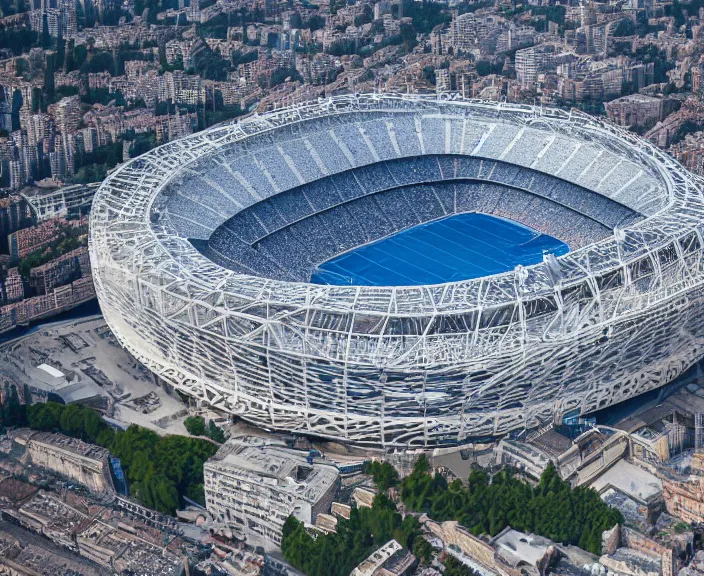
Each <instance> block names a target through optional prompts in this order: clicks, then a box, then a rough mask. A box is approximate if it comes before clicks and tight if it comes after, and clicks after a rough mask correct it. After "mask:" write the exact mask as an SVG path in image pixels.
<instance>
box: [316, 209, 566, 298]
mask: <svg viewBox="0 0 704 576" xmlns="http://www.w3.org/2000/svg"><path fill="white" fill-rule="evenodd" d="M568 251H569V248H568V247H567V245H566V244H565V243H564V242H561V241H560V240H557V239H556V238H553V237H552V236H548V235H546V234H541V233H540V232H537V231H536V230H533V229H532V228H528V227H527V226H524V225H522V224H518V223H516V222H513V221H511V220H504V219H503V218H497V217H495V216H488V215H486V214H478V213H468V214H457V215H455V216H448V217H447V218H443V219H442V220H434V221H433V222H428V223H426V224H421V225H419V226H415V227H413V228H409V229H408V230H404V231H402V232H399V233H398V234H394V235H393V236H389V237H388V238H383V239H382V240H378V241H377V242H374V243H372V244H366V245H365V246H360V247H359V248H356V249H355V250H352V251H350V252H345V253H344V254H341V255H340V256H337V257H335V258H333V259H331V260H328V261H327V262H325V263H323V264H321V265H320V266H319V267H318V269H317V270H316V271H315V272H314V273H313V275H312V277H311V282H313V283H314V284H335V285H361V286H417V285H422V284H443V283H445V282H457V281H459V280H467V279H470V278H479V277H481V276H488V275H490V274H498V273H500V272H506V271H508V270H513V269H514V268H515V267H516V266H517V265H518V264H523V265H524V266H528V265H530V264H536V263H538V262H541V261H542V260H543V253H544V252H548V253H552V254H555V255H556V256H560V255H562V254H565V253H567V252H568Z"/></svg>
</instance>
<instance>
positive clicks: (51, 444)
mask: <svg viewBox="0 0 704 576" xmlns="http://www.w3.org/2000/svg"><path fill="white" fill-rule="evenodd" d="M27 454H28V455H29V457H30V458H31V461H32V464H35V465H37V466H42V467H44V468H48V469H50V470H52V471H53V472H56V473H57V474H60V475H62V476H66V477H68V478H71V479H72V480H75V481H76V482H78V483H79V484H82V485H84V486H86V487H87V488H88V489H89V490H91V491H93V492H112V491H114V487H113V484H112V479H111V477H110V469H109V463H108V457H109V455H110V453H109V451H108V450H106V449H105V448H101V447H100V446H95V445H93V444H86V443H85V442H82V441H81V440H78V439H76V438H70V437H68V436H64V435H63V434H54V433H51V432H37V433H36V434H32V435H31V436H30V437H29V438H28V440H27Z"/></svg>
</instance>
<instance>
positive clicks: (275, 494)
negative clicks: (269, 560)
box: [203, 437, 339, 551]
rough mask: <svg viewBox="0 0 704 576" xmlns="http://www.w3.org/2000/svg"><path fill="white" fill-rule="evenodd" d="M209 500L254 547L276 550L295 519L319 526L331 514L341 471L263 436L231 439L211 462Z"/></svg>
mask: <svg viewBox="0 0 704 576" xmlns="http://www.w3.org/2000/svg"><path fill="white" fill-rule="evenodd" d="M203 474H204V477H205V501H206V506H207V508H208V511H209V512H210V513H211V514H213V516H214V517H215V518H216V520H218V521H220V522H222V523H224V524H226V525H227V526H228V527H229V528H230V529H231V530H232V531H233V533H234V534H235V536H236V537H238V538H242V539H245V540H246V542H247V544H249V545H251V546H255V547H256V546H262V547H263V548H264V549H265V550H267V551H269V550H275V549H277V548H279V546H280V545H281V529H282V528H283V525H284V522H286V519H287V518H288V517H289V516H290V515H292V514H293V515H294V516H295V517H296V518H298V520H300V521H302V522H304V523H306V524H313V523H314V522H315V519H316V517H317V515H318V514H320V513H325V512H328V510H329V509H330V505H331V504H332V500H333V497H334V495H335V492H336V490H337V485H338V476H339V471H338V469H337V468H336V467H335V466H333V465H331V464H325V463H322V462H313V461H309V460H308V459H307V455H306V453H305V452H301V451H298V450H292V449H290V448H287V447H286V446H284V445H275V444H271V443H269V441H268V440H265V439H263V438H257V437H238V438H231V439H230V440H228V442H227V443H226V444H225V445H223V446H222V447H221V448H220V449H219V450H218V452H217V454H216V455H215V456H213V458H211V459H210V460H208V462H206V464H205V466H204V469H203Z"/></svg>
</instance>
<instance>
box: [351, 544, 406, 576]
mask: <svg viewBox="0 0 704 576" xmlns="http://www.w3.org/2000/svg"><path fill="white" fill-rule="evenodd" d="M417 563H418V561H417V559H416V557H415V556H413V554H411V553H410V552H408V550H404V548H403V546H401V545H400V544H399V543H398V542H396V540H389V541H388V542H387V543H386V544H384V545H383V546H382V547H381V548H379V549H378V550H375V551H374V552H372V553H371V554H370V555H369V557H368V558H366V559H365V560H363V561H362V563H361V564H360V565H359V566H357V567H356V568H355V569H354V570H352V572H351V573H350V576H403V575H404V574H409V573H411V571H412V570H413V568H415V566H416V565H417Z"/></svg>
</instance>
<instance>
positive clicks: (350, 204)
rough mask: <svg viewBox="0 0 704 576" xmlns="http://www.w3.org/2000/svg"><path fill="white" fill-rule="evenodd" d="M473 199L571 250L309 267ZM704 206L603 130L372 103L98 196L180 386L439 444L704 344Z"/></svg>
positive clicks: (150, 342)
mask: <svg viewBox="0 0 704 576" xmlns="http://www.w3.org/2000/svg"><path fill="white" fill-rule="evenodd" d="M350 175H353V176H354V177H350ZM331 184H334V185H335V186H332V185H331ZM352 186H353V187H352ZM302 190H305V199H304V198H303V197H302V192H301V191H302ZM338 190H340V192H338ZM284 191H290V192H291V193H290V194H286V195H284V194H282V193H283V192H284ZM342 193H344V194H345V199H343V198H342V197H341V196H340V194H342ZM371 195H375V198H380V199H381V198H382V197H385V198H388V199H389V202H387V203H386V204H385V205H384V206H385V208H382V206H381V200H379V203H378V205H377V204H375V205H377V207H376V208H375V207H374V206H372V205H371V204H370V203H369V201H368V198H369V197H370V196H371ZM402 196H403V198H402ZM405 198H408V200H406V199H405ZM264 200H267V202H266V203H264ZM286 201H288V202H287V203H286ZM279 202H280V203H281V204H280V209H278V210H275V215H276V214H278V216H277V217H274V216H267V214H269V213H270V212H271V210H269V212H267V211H266V210H268V209H269V208H270V207H271V206H272V205H275V206H279ZM313 203H314V204H313ZM343 204H344V210H343V209H342V208H343V206H342V205H343ZM468 211H478V212H483V213H488V214H494V215H497V216H500V217H505V218H510V219H513V220H516V221H518V222H521V223H523V224H525V225H528V226H530V227H532V228H534V229H535V230H539V231H541V232H546V233H548V234H550V235H553V236H555V237H557V238H559V239H561V240H563V241H565V242H566V243H567V244H568V246H570V248H571V251H570V252H569V253H567V254H565V255H563V256H560V257H558V258H556V257H552V256H549V255H548V256H547V257H545V259H544V261H543V262H541V263H539V264H536V265H533V266H526V267H521V266H519V267H517V268H516V269H515V270H513V271H511V272H507V273H504V274H498V275H494V276H487V277H484V278H477V279H472V280H465V281H460V282H454V283H447V284H440V285H429V286H396V287H388V286H329V285H317V284H311V283H310V282H309V279H310V272H311V270H312V269H313V268H314V267H315V266H316V265H317V264H319V263H322V262H324V261H327V260H328V259H330V258H331V257H333V256H334V255H335V254H336V251H344V250H346V249H348V248H352V247H354V246H355V245H360V244H363V243H367V242H369V241H372V240H374V239H377V238H381V237H384V236H387V235H389V234H390V233H394V232H396V231H398V230H401V229H405V228H407V227H410V226H412V225H416V224H419V223H423V222H425V221H429V220H432V219H437V218H442V217H445V216H449V215H453V214H456V213H460V212H468ZM344 214H348V215H347V216H344ZM267 217H268V218H269V220H268V221H267V220H266V218H267ZM287 218H288V219H287ZM703 218H704V199H703V197H702V180H701V179H700V178H698V177H696V176H694V175H692V174H690V173H689V172H687V171H686V170H685V169H684V168H682V166H680V165H679V164H678V163H677V162H676V161H674V160H673V159H672V158H671V157H669V156H667V155H666V154H665V153H663V152H662V151H660V150H658V149H657V148H655V147H654V146H653V145H652V144H650V143H649V142H647V141H645V140H643V139H640V138H639V137H637V136H636V135H634V134H631V133H628V132H626V131H624V130H621V129H619V128H617V127H615V126H613V125H611V124H608V123H604V122H600V121H598V120H596V119H593V118H591V117H588V116H586V115H583V114H580V113H578V112H575V111H571V112H566V111H561V110H553V109H546V108H539V107H531V106H524V105H518V104H507V103H495V102H483V101H461V100H459V99H453V97H452V96H450V97H444V98H436V97H428V96H417V97H413V96H405V95H404V96H401V95H388V94H387V95H376V94H367V95H359V96H340V97H335V98H331V99H326V100H321V101H319V102H316V103H311V104H305V105H301V106H297V107H294V108H287V109H283V110H278V111H276V112H272V113H269V114H266V115H263V116H262V115H253V116H251V117H249V118H247V119H246V120H243V121H241V122H239V123H230V124H225V125H222V126H218V127H214V128H212V129H210V130H207V131H204V132H200V133H198V134H194V135H192V136H189V137H187V138H184V139H182V140H179V141H175V142H172V143H169V144H166V145H164V146H162V147H160V148H158V149H156V150H153V151H150V152H149V153H148V154H145V155H143V156H141V157H140V158H138V159H135V160H133V161H130V162H128V163H127V164H125V165H123V166H121V167H120V168H118V169H117V170H115V171H114V172H113V173H112V174H111V175H110V176H109V177H108V178H107V179H106V180H105V181H104V182H103V184H102V185H101V187H100V189H99V191H98V193H97V194H96V197H95V200H94V202H93V207H92V211H91V237H90V252H91V264H92V269H93V276H94V281H95V285H96V292H97V294H98V298H99V301H100V306H101V309H102V310H103V313H104V316H105V319H106V321H107V322H108V324H109V325H110V328H111V329H112V330H113V332H114V333H115V335H116V337H117V339H118V340H119V341H120V343H121V344H122V345H123V346H125V347H126V348H127V349H128V350H129V351H130V352H131V353H132V354H134V355H135V357H136V358H137V359H138V360H139V361H140V362H142V363H143V364H144V365H145V366H147V367H149V368H150V369H151V370H153V371H154V372H155V373H157V374H158V375H159V376H160V377H161V378H163V379H164V380H165V381H167V382H169V383H170V384H172V385H173V386H175V387H176V388H177V389H179V390H180V391H182V392H184V393H187V394H190V395H192V396H194V397H196V398H199V399H200V400H202V401H204V402H208V403H210V404H212V405H214V406H216V407H218V409H220V410H224V411H229V412H231V413H233V414H236V415H239V416H240V417H242V418H243V419H246V420H248V421H249V422H252V423H255V424H257V425H260V426H263V427H266V428H269V429H278V430H288V431H295V432H298V433H302V434H312V435H318V436H322V437H326V438H332V439H336V440H339V441H344V442H353V443H361V444H368V445H375V446H379V445H383V446H401V447H405V446H431V445H438V444H444V443H457V442H464V441H468V440H470V439H472V438H481V437H485V436H497V435H503V434H505V433H506V432H508V431H510V430H515V429H521V428H524V427H525V428H535V427H540V426H544V425H545V424H546V423H548V422H552V421H559V419H560V418H562V417H563V416H565V415H570V416H571V415H574V414H575V413H577V414H578V413H586V412H588V411H591V410H594V409H597V408H602V407H605V406H608V405H611V404H614V403H617V402H620V401H622V400H625V399H628V398H631V397H633V396H636V395H638V394H640V393H643V392H646V391H648V390H652V389H654V388H657V387H659V386H662V385H664V384H666V383H667V382H669V381H671V380H672V379H673V378H675V377H676V376H677V375H679V374H681V373H682V372H683V371H684V370H686V369H687V368H688V367H689V366H691V365H692V364H693V363H694V362H695V361H697V360H698V359H699V358H701V357H702V355H703V354H704V342H703V341H702V339H701V334H702V331H703V330H704V314H703V313H702V310H704V308H702V305H701V303H702V301H703V300H704V268H703V267H702V245H703V242H702V228H701V222H702V219H703ZM262 219H263V220H262ZM264 221H266V226H264V225H263V224H261V223H262V222H264ZM257 222H259V224H257ZM316 222H317V223H319V225H318V226H317V227H316ZM383 222H386V223H387V224H383ZM377 223H378V224H377ZM225 224H227V225H225ZM320 230H323V231H324V232H320ZM294 231H295V234H296V237H297V238H300V239H301V240H296V241H293V240H290V239H287V238H290V236H287V234H289V233H291V234H293V232H294ZM216 238H217V239H219V240H220V241H221V243H220V244H217V243H214V240H215V239H216ZM325 238H328V240H327V241H324V240H325ZM194 243H199V244H200V245H201V246H204V247H203V248H202V250H203V252H200V251H199V250H198V249H196V247H195V246H194ZM355 243H356V244H355ZM255 246H256V247H262V248H261V249H259V248H255ZM341 247H342V248H341Z"/></svg>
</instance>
